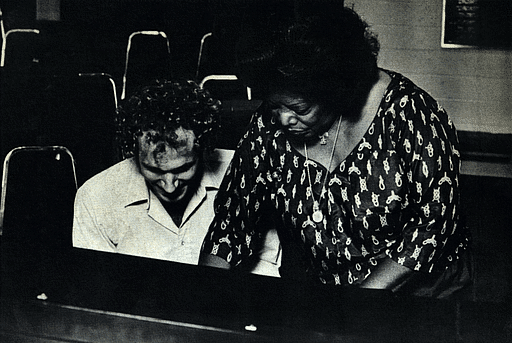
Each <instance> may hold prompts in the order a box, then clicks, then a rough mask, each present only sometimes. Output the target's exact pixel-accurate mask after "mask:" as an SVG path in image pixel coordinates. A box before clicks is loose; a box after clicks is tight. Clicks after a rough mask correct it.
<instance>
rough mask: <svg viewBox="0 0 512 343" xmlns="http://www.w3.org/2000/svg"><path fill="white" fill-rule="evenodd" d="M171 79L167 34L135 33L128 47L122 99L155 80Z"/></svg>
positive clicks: (156, 32)
mask: <svg viewBox="0 0 512 343" xmlns="http://www.w3.org/2000/svg"><path fill="white" fill-rule="evenodd" d="M171 77H172V71H171V49H170V46H169V39H168V38H167V35H166V34H165V32H162V31H137V32H133V33H132V34H131V35H130V36H129V38H128V45H127V47H126V60H125V69H124V75H123V89H122V92H121V99H124V98H126V97H129V96H130V95H131V93H132V92H133V91H134V90H135V89H137V87H140V86H144V85H146V84H147V83H149V82H150V81H152V80H154V79H157V78H166V79H170V78H171Z"/></svg>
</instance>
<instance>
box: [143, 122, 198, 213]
mask: <svg viewBox="0 0 512 343" xmlns="http://www.w3.org/2000/svg"><path fill="white" fill-rule="evenodd" d="M154 133H155V132H152V131H146V132H144V133H143V135H142V136H141V137H139V152H138V154H139V155H138V162H139V168H140V173H141V174H142V176H144V178H145V179H146V182H147V184H148V185H149V187H150V188H151V190H152V191H153V193H155V195H156V196H157V197H158V199H160V201H162V202H163V203H177V202H179V201H181V200H183V199H185V198H188V197H187V195H190V194H191V192H193V191H195V189H196V183H197V179H198V177H196V176H198V175H196V174H198V171H199V169H200V168H199V156H198V154H197V153H196V152H195V149H194V142H195V135H194V132H193V131H191V130H185V129H183V128H178V129H177V130H176V135H177V141H178V143H179V144H178V146H177V147H171V146H170V145H169V144H168V143H167V142H165V141H158V142H153V141H152V140H151V139H149V138H150V137H151V135H152V134H154Z"/></svg>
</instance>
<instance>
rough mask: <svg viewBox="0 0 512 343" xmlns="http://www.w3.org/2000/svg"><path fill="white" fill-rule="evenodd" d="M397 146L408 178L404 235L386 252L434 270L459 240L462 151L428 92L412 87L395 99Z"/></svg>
mask: <svg viewBox="0 0 512 343" xmlns="http://www.w3.org/2000/svg"><path fill="white" fill-rule="evenodd" d="M395 106H396V107H395V108H397V109H398V110H397V114H398V115H399V116H400V120H401V121H400V127H399V129H398V132H399V135H400V138H399V142H400V143H399V150H400V151H401V153H402V158H403V160H404V165H405V166H406V175H407V181H408V190H409V192H408V194H407V199H406V201H405V204H404V207H405V208H404V218H403V221H402V223H404V227H403V235H402V240H401V241H400V242H399V243H398V246H397V248H396V249H395V250H392V251H390V252H389V254H390V256H391V257H392V258H393V259H394V260H395V261H396V262H398V263H399V264H401V265H404V266H406V267H409V268H411V269H413V270H417V271H424V272H432V271H434V270H442V269H443V268H444V267H445V264H446V263H445V262H446V261H445V259H446V258H447V259H450V258H453V256H456V255H457V254H456V252H457V251H456V250H457V249H458V248H459V245H458V242H459V241H460V237H458V236H459V232H458V229H459V228H458V227H457V222H458V219H459V218H458V217H459V208H458V207H459V187H458V186H459V184H458V183H459V169H460V154H459V151H458V147H457V145H458V140H457V136H456V131H455V127H454V125H453V123H452V122H451V120H450V119H449V117H448V115H447V114H446V112H445V110H444V109H443V108H442V107H441V106H440V105H439V104H438V103H437V102H436V101H435V100H434V99H433V98H431V97H430V96H429V95H428V94H427V93H425V92H423V91H421V90H420V89H418V88H414V91H412V92H411V93H410V94H407V93H406V94H404V95H403V96H401V97H400V98H399V99H397V102H396V104H395Z"/></svg>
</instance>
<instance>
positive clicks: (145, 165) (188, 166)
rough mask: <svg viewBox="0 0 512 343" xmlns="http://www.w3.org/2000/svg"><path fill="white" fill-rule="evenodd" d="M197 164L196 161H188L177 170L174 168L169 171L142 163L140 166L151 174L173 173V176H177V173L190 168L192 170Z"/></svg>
mask: <svg viewBox="0 0 512 343" xmlns="http://www.w3.org/2000/svg"><path fill="white" fill-rule="evenodd" d="M196 163H197V159H194V160H193V161H190V162H187V163H185V164H183V165H181V166H179V167H177V168H174V169H169V170H164V169H161V168H158V167H154V166H150V165H148V164H146V163H144V162H142V163H141V164H142V165H143V166H144V168H146V169H147V170H149V171H150V172H153V173H157V174H164V173H174V174H178V173H182V172H185V171H187V170H189V169H190V168H192V167H193V166H194V165H195V164H196Z"/></svg>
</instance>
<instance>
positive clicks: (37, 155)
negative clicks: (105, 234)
mask: <svg viewBox="0 0 512 343" xmlns="http://www.w3.org/2000/svg"><path fill="white" fill-rule="evenodd" d="M76 190H77V182H76V173H75V163H74V159H73V155H72V154H71V152H70V151H69V150H68V149H67V148H65V147H62V146H23V147H17V148H15V149H13V150H11V151H10V152H9V153H8V154H7V156H6V157H5V160H4V167H3V175H2V192H1V198H0V234H1V236H0V237H1V255H0V256H1V266H2V287H3V290H2V291H6V292H8V293H12V294H14V295H19V296H30V297H34V299H35V296H37V295H39V294H41V293H43V292H45V293H47V294H48V292H50V293H51V292H58V289H59V278H58V277H55V275H62V277H65V275H66V273H64V272H63V273H59V272H55V271H58V270H59V269H60V268H62V266H63V265H64V263H65V260H66V258H65V256H66V254H67V252H69V251H70V249H71V248H72V225H73V202H74V197H75V193H76ZM50 275H52V277H50Z"/></svg>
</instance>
